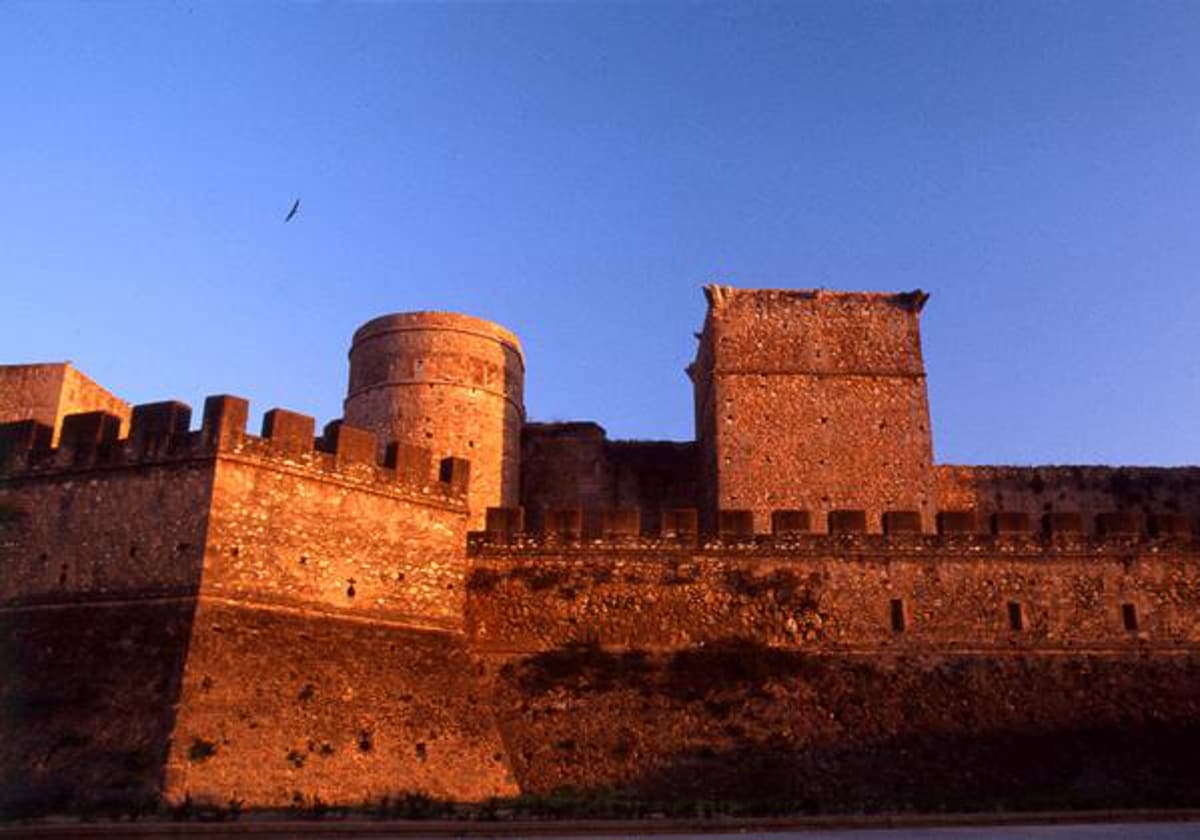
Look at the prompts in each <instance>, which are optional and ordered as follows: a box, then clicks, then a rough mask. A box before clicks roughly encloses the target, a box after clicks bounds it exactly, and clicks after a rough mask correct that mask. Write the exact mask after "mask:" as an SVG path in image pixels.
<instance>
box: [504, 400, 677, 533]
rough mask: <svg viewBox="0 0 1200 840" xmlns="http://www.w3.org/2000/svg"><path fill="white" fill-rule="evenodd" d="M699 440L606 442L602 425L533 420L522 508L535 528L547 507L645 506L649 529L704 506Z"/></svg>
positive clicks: (527, 435)
mask: <svg viewBox="0 0 1200 840" xmlns="http://www.w3.org/2000/svg"><path fill="white" fill-rule="evenodd" d="M697 457H698V451H697V449H696V445H695V444H693V443H677V442H673V441H636V440H620V441H610V440H608V439H607V437H606V435H605V433H604V429H603V428H601V427H600V426H599V425H597V424H595V423H526V424H525V427H524V429H523V431H522V434H521V505H522V506H523V507H524V508H525V519H526V522H527V523H528V524H529V525H530V526H531V527H534V528H536V527H540V523H541V521H542V520H541V516H542V514H543V513H544V512H545V511H547V510H555V509H559V510H563V509H572V508H576V509H581V510H599V509H606V508H638V509H640V510H641V511H642V513H643V517H644V519H645V520H646V527H647V529H648V530H650V531H656V530H657V528H658V520H657V516H658V512H659V511H660V510H661V509H664V508H683V507H696V506H697V505H698V504H699V502H700V476H699V464H698V463H697Z"/></svg>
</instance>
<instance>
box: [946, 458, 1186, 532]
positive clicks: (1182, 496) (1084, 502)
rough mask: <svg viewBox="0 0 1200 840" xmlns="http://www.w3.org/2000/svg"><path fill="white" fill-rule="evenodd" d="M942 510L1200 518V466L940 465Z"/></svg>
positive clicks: (988, 512) (1038, 514)
mask: <svg viewBox="0 0 1200 840" xmlns="http://www.w3.org/2000/svg"><path fill="white" fill-rule="evenodd" d="M936 471H937V479H938V499H939V501H940V503H941V506H942V507H943V508H947V509H953V508H958V509H974V510H976V511H979V512H980V513H982V514H990V513H994V512H996V511H999V510H1005V511H1020V512H1024V513H1028V514H1031V515H1033V516H1040V515H1041V514H1043V513H1049V512H1052V511H1069V512H1080V513H1083V514H1085V515H1089V514H1100V513H1105V512H1109V511H1128V512H1134V513H1140V514H1143V515H1152V514H1156V513H1181V514H1185V515H1187V516H1188V517H1191V518H1192V519H1196V518H1197V517H1200V468H1197V467H1103V466H1045V467H993V466H983V467H975V466H951V465H938V466H937V467H936Z"/></svg>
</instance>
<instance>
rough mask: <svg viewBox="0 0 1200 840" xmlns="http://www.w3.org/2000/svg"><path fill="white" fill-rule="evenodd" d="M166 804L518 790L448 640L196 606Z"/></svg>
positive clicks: (455, 642)
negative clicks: (198, 607)
mask: <svg viewBox="0 0 1200 840" xmlns="http://www.w3.org/2000/svg"><path fill="white" fill-rule="evenodd" d="M201 604H202V605H201V608H200V609H199V611H198V614H197V618H196V625H195V633H194V636H193V640H192V646H191V650H190V652H189V656H188V663H187V672H186V677H185V680H184V688H183V694H182V701H181V704H180V711H179V718H178V722H177V725H176V731H175V741H174V744H173V748H172V752H171V757H170V767H169V771H168V775H167V787H166V798H167V799H168V800H169V801H172V802H179V801H181V800H183V799H184V798H185V797H190V798H191V799H192V800H193V801H194V802H208V803H212V804H215V805H219V806H226V805H228V804H229V803H231V802H239V803H242V804H243V805H244V806H246V807H280V806H289V805H304V806H307V807H311V806H312V805H314V804H316V803H326V804H338V805H349V806H359V805H370V804H372V803H377V802H378V801H380V800H381V799H383V798H384V797H395V796H398V795H403V794H410V793H422V794H425V795H428V796H431V797H434V798H438V799H452V800H480V799H486V798H487V797H490V796H500V795H508V794H514V793H516V792H517V789H516V786H515V784H514V782H513V781H512V778H511V774H510V772H509V769H508V763H507V757H506V755H505V751H504V747H503V744H502V743H501V740H500V736H499V733H498V731H497V730H496V727H495V725H494V721H493V717H492V704H491V702H490V698H489V696H488V695H487V693H486V683H485V681H483V680H481V679H480V676H481V673H482V665H481V663H480V662H479V661H478V660H477V659H475V658H474V657H473V656H472V655H471V654H470V653H469V652H468V651H467V649H466V647H465V645H464V643H463V641H462V639H461V637H458V636H453V635H451V634H446V633H437V632H420V631H413V630H407V629H405V628H403V627H399V626H396V625H388V624H381V623H371V622H366V621H361V620H352V619H345V618H338V617H331V616H329V615H325V614H320V613H313V614H303V613H299V612H293V611H286V610H278V609H273V608H270V609H268V608H255V607H252V606H245V605H233V604H227V603H222V602H215V601H208V600H202V602H201Z"/></svg>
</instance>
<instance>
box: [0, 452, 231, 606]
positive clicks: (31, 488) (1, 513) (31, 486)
mask: <svg viewBox="0 0 1200 840" xmlns="http://www.w3.org/2000/svg"><path fill="white" fill-rule="evenodd" d="M48 467H49V468H48V469H47V470H46V471H45V472H43V473H35V474H28V475H25V476H22V477H16V478H11V479H8V480H4V479H3V478H2V477H0V568H3V569H4V573H3V574H0V604H3V603H8V604H12V603H35V602H62V601H68V602H69V601H76V600H81V599H91V600H95V599H113V598H128V597H131V596H133V595H137V596H159V595H167V594H172V595H179V594H194V593H195V591H196V586H197V582H198V580H199V578H200V568H201V563H202V562H203V558H204V543H205V531H206V527H207V522H208V512H209V508H208V506H209V499H210V497H211V494H212V463H211V461H209V462H207V463H206V462H204V461H194V460H188V459H181V460H175V461H167V462H161V463H149V464H142V463H134V464H130V465H124V466H108V465H104V466H94V467H92V468H91V469H87V468H85V469H82V470H76V469H73V468H70V467H69V466H67V467H62V468H57V467H55V466H54V465H53V463H51V464H50V465H48ZM149 523H152V525H149Z"/></svg>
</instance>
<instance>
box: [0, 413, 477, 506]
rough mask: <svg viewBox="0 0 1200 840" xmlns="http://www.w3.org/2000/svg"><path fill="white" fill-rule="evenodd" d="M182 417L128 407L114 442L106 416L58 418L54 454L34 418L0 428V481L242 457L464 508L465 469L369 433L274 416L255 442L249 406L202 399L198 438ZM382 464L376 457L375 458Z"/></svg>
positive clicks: (464, 464)
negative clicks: (126, 424) (126, 422)
mask: <svg viewBox="0 0 1200 840" xmlns="http://www.w3.org/2000/svg"><path fill="white" fill-rule="evenodd" d="M191 418H192V409H191V407H190V406H189V405H187V404H186V403H182V402H178V401H174V400H171V401H164V402H155V403H146V404H142V405H137V406H135V407H134V408H133V413H132V418H131V421H130V428H129V434H128V435H127V436H126V437H120V436H119V434H120V428H121V420H120V418H119V417H117V416H116V415H112V414H108V413H106V412H103V411H92V412H85V413H80V414H72V415H68V416H67V417H65V418H64V420H63V423H62V431H61V435H60V440H59V442H58V445H57V446H51V433H52V429H51V428H50V427H49V426H47V425H44V424H42V423H40V422H38V421H36V420H22V421H16V422H11V423H4V424H0V481H16V480H28V479H33V478H49V477H57V478H64V477H69V476H72V475H84V474H95V473H103V472H109V471H114V470H124V469H130V468H138V467H148V466H154V465H165V464H171V463H182V462H187V461H194V460H203V459H213V458H216V457H218V456H220V457H223V458H238V459H252V460H255V461H260V462H263V463H269V464H273V465H275V466H277V467H279V468H285V469H289V470H299V471H303V472H306V473H310V474H312V475H314V476H319V477H323V478H327V479H329V480H333V481H338V482H346V483H350V484H353V485H355V486H359V487H366V488H370V489H372V490H376V491H381V492H388V493H403V494H407V495H419V496H421V497H422V498H425V499H427V500H429V501H432V502H436V503H439V504H450V505H453V506H460V507H461V506H463V505H465V501H466V497H467V492H468V489H469V485H470V466H471V465H470V462H469V461H467V460H465V459H462V458H452V457H451V458H443V459H440V460H438V462H437V464H436V465H435V464H434V459H433V456H432V453H431V452H430V451H429V450H428V449H423V448H421V447H416V446H411V445H409V444H403V443H398V442H389V443H387V444H386V446H383V447H380V446H379V444H378V441H377V439H376V435H375V433H374V432H371V431H368V430H365V429H359V428H356V427H354V426H351V425H348V424H346V423H344V422H343V421H341V420H335V421H333V422H331V423H329V424H327V425H326V426H325V428H324V430H323V433H322V434H321V435H317V434H316V431H315V427H316V422H315V420H314V419H313V418H312V417H310V416H308V415H305V414H300V413H297V412H293V411H288V410H285V409H281V408H274V409H271V410H270V411H268V412H266V414H265V415H264V416H263V418H262V427H261V434H260V435H253V434H250V433H248V432H247V430H246V426H247V421H248V418H249V403H248V402H247V401H246V400H245V399H243V398H241V397H235V396H229V395H219V396H212V397H208V398H207V399H206V400H205V403H204V413H203V420H202V423H201V426H200V428H199V429H198V430H191V429H190V424H191ZM380 451H382V452H383V456H382V457H379V454H378V453H379V452H380Z"/></svg>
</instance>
